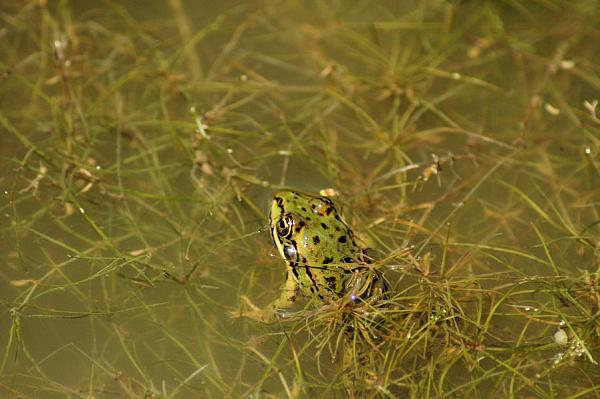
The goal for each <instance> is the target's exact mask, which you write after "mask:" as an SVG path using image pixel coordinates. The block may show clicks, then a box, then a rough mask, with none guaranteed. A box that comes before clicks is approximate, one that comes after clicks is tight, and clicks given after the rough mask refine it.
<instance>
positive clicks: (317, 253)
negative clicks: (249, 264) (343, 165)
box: [243, 191, 387, 322]
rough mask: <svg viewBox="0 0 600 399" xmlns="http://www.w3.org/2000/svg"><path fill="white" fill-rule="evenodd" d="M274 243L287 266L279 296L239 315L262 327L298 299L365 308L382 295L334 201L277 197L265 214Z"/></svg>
mask: <svg viewBox="0 0 600 399" xmlns="http://www.w3.org/2000/svg"><path fill="white" fill-rule="evenodd" d="M269 227H270V230H271V236H272V238H273V242H274V244H275V246H276V247H277V250H278V252H279V254H280V255H281V257H282V258H283V259H284V260H285V262H286V264H287V276H286V282H285V285H284V288H283V291H282V293H281V296H280V297H279V298H278V299H276V300H275V301H273V302H272V303H271V304H270V305H268V306H267V307H266V308H265V309H258V308H256V307H255V306H253V305H252V304H251V302H250V301H247V302H248V303H249V304H250V306H252V307H253V308H254V311H251V312H246V313H244V314H243V315H244V316H247V317H251V318H254V319H259V320H262V321H265V322H267V321H270V320H272V319H273V317H274V315H275V312H276V311H277V310H280V309H285V308H289V307H290V306H291V305H292V304H293V303H294V302H295V300H296V298H297V295H298V293H299V292H300V293H302V294H303V295H304V296H305V297H306V298H307V299H309V300H313V299H314V300H316V301H320V302H321V303H331V302H334V301H338V300H341V301H342V303H343V304H350V303H358V302H370V301H373V300H376V299H378V298H381V297H383V296H384V295H385V293H386V291H387V284H386V281H385V279H384V277H383V275H382V274H381V273H380V272H379V271H377V270H376V269H374V268H373V267H372V265H369V264H370V263H371V262H370V258H369V257H368V256H367V254H366V253H365V251H364V249H363V248H362V247H361V246H360V245H359V244H358V243H357V241H356V238H355V236H354V233H353V232H352V230H351V229H350V227H348V225H347V224H346V223H345V222H344V220H343V219H342V217H341V216H340V213H339V212H338V210H337V208H336V206H335V205H334V203H333V201H331V199H329V198H328V197H325V196H314V195H309V194H304V193H300V192H296V191H278V192H276V193H275V194H274V196H273V201H272V202H271V209H270V214H269Z"/></svg>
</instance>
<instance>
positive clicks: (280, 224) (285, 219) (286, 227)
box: [277, 215, 294, 238]
mask: <svg viewBox="0 0 600 399" xmlns="http://www.w3.org/2000/svg"><path fill="white" fill-rule="evenodd" d="M293 225H294V221H293V220H292V218H291V217H290V216H289V215H284V216H282V217H281V219H279V220H278V221H277V234H278V235H279V236H280V237H286V238H289V237H291V235H292V227H293Z"/></svg>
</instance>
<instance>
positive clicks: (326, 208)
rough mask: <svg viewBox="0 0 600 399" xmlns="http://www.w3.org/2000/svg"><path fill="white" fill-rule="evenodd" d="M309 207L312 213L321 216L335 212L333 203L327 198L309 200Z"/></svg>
mask: <svg viewBox="0 0 600 399" xmlns="http://www.w3.org/2000/svg"><path fill="white" fill-rule="evenodd" d="M310 207H311V208H312V211H313V213H316V214H317V215H321V216H324V215H327V216H329V214H330V213H331V211H333V210H335V206H334V205H333V202H332V201H331V200H330V199H329V198H327V197H315V198H313V199H311V200H310Z"/></svg>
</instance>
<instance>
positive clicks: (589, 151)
mask: <svg viewBox="0 0 600 399" xmlns="http://www.w3.org/2000/svg"><path fill="white" fill-rule="evenodd" d="M591 153H592V149H591V148H590V147H585V155H590V154H591Z"/></svg>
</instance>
